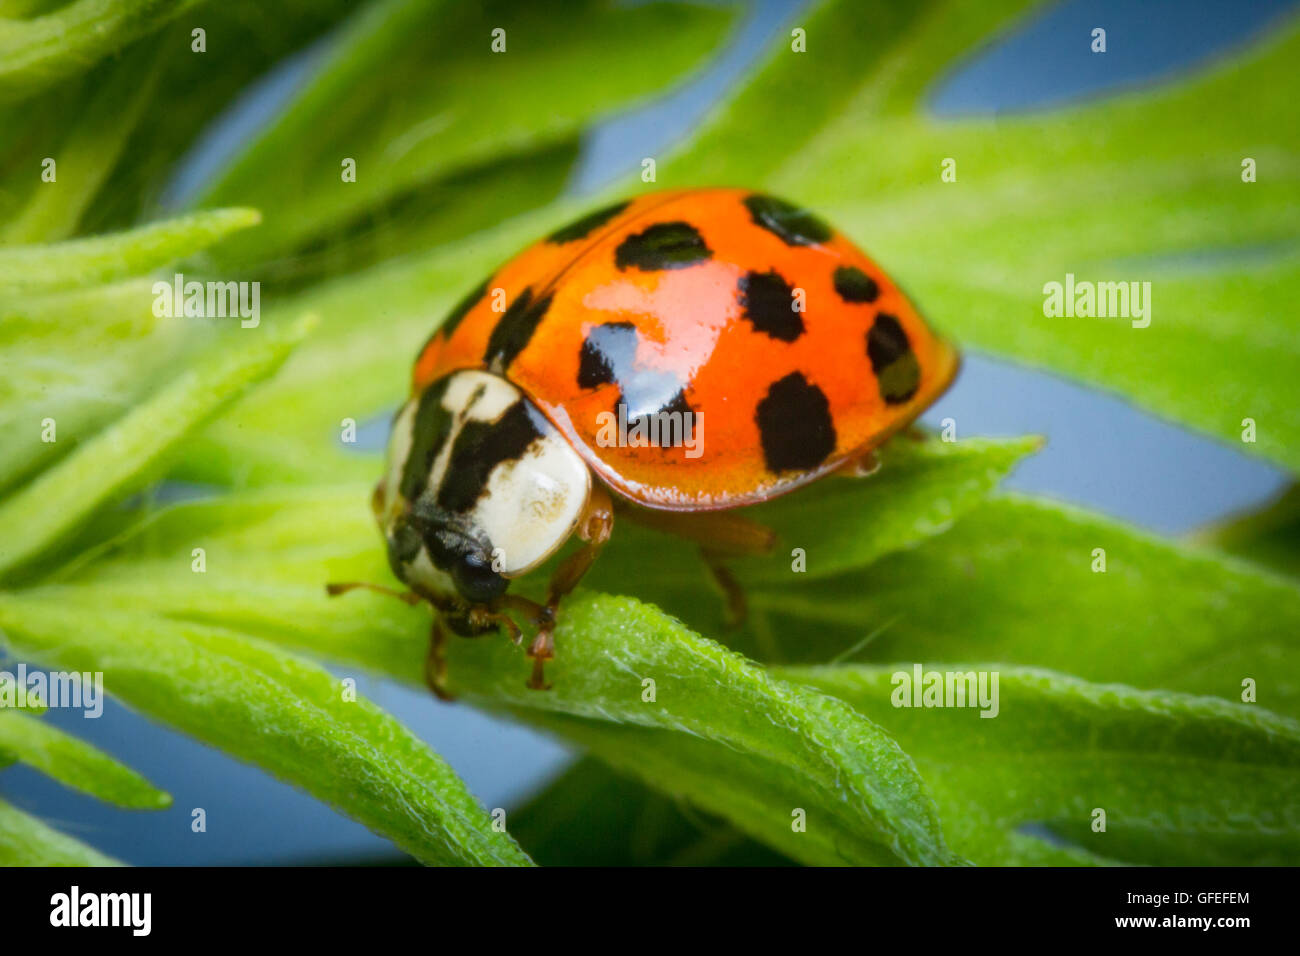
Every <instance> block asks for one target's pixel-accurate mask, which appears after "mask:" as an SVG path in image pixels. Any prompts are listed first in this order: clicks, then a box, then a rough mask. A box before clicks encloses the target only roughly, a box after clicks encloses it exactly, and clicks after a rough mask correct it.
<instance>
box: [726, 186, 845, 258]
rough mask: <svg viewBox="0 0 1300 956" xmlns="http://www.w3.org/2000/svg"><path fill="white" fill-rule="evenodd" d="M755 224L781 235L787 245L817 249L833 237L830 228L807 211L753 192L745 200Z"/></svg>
mask: <svg viewBox="0 0 1300 956" xmlns="http://www.w3.org/2000/svg"><path fill="white" fill-rule="evenodd" d="M744 203H745V208H746V209H748V210H749V216H750V218H751V219H753V220H754V223H755V224H756V225H758V226H761V227H762V228H764V229H766V230H767V231H768V232H771V233H774V234H775V235H777V236H779V237H780V239H781V241H782V242H784V243H785V244H786V245H788V246H815V245H819V244H821V243H823V242H826V241H827V240H829V239H830V237H831V227H830V226H828V225H826V223H824V222H822V221H821V220H820V219H818V218H817V217H816V216H814V215H813V214H812V213H810V212H809V211H808V210H807V209H800V208H799V207H798V206H794V205H791V204H790V203H788V202H786V201H785V200H784V199H776V198H775V197H773V196H764V195H761V194H759V193H754V194H753V195H752V196H746V197H745V199H744Z"/></svg>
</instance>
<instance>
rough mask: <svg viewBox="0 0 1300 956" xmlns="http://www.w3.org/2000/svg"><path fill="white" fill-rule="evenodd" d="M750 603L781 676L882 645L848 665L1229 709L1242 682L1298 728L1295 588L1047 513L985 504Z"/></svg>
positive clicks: (1105, 526)
mask: <svg viewBox="0 0 1300 956" xmlns="http://www.w3.org/2000/svg"><path fill="white" fill-rule="evenodd" d="M1098 548H1102V549H1104V550H1105V568H1106V570H1105V572H1098V571H1094V570H1093V568H1094V566H1098V567H1099V566H1100V565H1098V564H1097V561H1098V557H1099V556H1098V555H1095V554H1094V550H1095V549H1098ZM750 599H751V603H752V604H753V605H754V606H756V607H757V608H758V609H759V611H760V613H761V614H766V615H768V618H769V623H770V624H771V626H772V629H773V631H774V633H775V640H776V641H777V642H778V643H779V647H780V650H781V652H782V654H781V656H782V657H783V658H784V659H785V660H786V661H798V662H806V663H813V662H818V661H825V660H826V659H828V658H829V657H831V656H834V655H835V654H838V653H840V652H841V651H843V650H844V649H845V648H848V647H851V646H853V645H854V644H855V642H858V641H859V640H860V639H861V638H862V637H863V636H864V635H867V634H869V633H871V632H875V631H877V630H879V631H880V633H878V634H876V635H875V637H874V638H873V639H872V640H871V641H870V642H869V643H867V645H866V646H865V648H864V649H862V651H861V653H860V658H861V659H863V660H867V661H874V662H887V661H895V660H909V659H912V660H995V661H1001V662H1003V663H1005V664H1007V665H1013V664H1015V665H1023V666H1032V667H1044V668H1049V669H1051V670H1056V671H1062V672H1069V673H1071V674H1073V675H1075V676H1077V677H1080V678H1082V679H1085V680H1090V681H1097V682H1103V683H1123V684H1128V685H1131V686H1134V687H1139V688H1142V689H1147V690H1158V689H1167V690H1174V691H1182V692H1185V693H1190V694H1198V695H1207V696H1214V697H1221V698H1226V699H1228V700H1230V701H1240V700H1241V695H1242V691H1243V681H1244V680H1246V679H1247V678H1250V679H1252V680H1254V681H1255V682H1256V684H1257V692H1258V700H1259V704H1260V706H1261V707H1265V708H1267V709H1269V710H1271V711H1274V712H1277V713H1281V714H1284V715H1287V716H1290V717H1293V718H1294V717H1300V587H1297V585H1296V583H1295V582H1294V581H1293V580H1289V579H1285V578H1282V577H1279V576H1277V575H1274V574H1271V573H1269V572H1266V571H1262V570H1260V569H1258V568H1257V567H1254V566H1251V565H1249V564H1247V563H1245V562H1242V561H1239V560H1234V559H1231V558H1225V557H1224V556H1223V555H1221V554H1217V553H1215V552H1213V551H1204V550H1198V549H1195V548H1191V547H1188V546H1185V545H1179V544H1173V543H1170V542H1167V541H1163V540H1161V539H1159V538H1155V537H1152V536H1150V535H1146V534H1143V533H1140V532H1137V531H1134V530H1133V529H1131V528H1128V527H1126V526H1124V525H1121V524H1119V523H1117V522H1114V521H1110V520H1106V519H1104V518H1100V517H1097V516H1095V515H1090V514H1088V513H1087V512H1083V511H1080V510H1078V509H1074V508H1067V507H1064V506H1060V505H1056V504H1051V503H1047V502H1042V501H1034V500H1030V499H1017V498H994V499H992V500H990V501H989V502H988V503H986V504H985V505H984V506H982V507H980V508H978V509H975V510H974V511H972V512H971V513H970V514H969V515H968V516H967V517H966V518H964V519H963V520H961V521H959V522H958V523H957V524H956V525H955V526H954V527H953V529H952V530H951V531H949V532H948V533H947V534H945V535H943V536H941V537H939V538H935V539H933V540H931V541H927V542H925V543H923V544H922V545H920V546H919V547H917V548H915V549H913V550H910V551H903V552H897V553H895V554H892V555H889V556H887V557H885V558H882V559H881V560H880V561H878V562H876V563H875V564H874V565H872V567H871V571H870V573H869V574H867V575H865V576H862V577H858V576H854V575H845V576H842V577H841V578H838V579H834V580H828V581H824V582H812V583H811V585H810V586H808V587H807V588H803V589H800V590H799V591H794V590H786V591H784V592H782V593H779V594H776V593H771V594H769V593H762V592H760V593H756V594H752V595H751V596H750ZM882 625H888V626H887V627H883V628H882ZM740 644H741V646H742V647H747V646H749V645H748V644H747V643H746V642H744V641H742V642H740Z"/></svg>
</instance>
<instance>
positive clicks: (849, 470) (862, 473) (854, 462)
mask: <svg viewBox="0 0 1300 956" xmlns="http://www.w3.org/2000/svg"><path fill="white" fill-rule="evenodd" d="M879 470H880V459H879V458H877V457H876V453H875V452H874V451H864V452H863V453H862V454H861V455H858V457H856V458H851V459H849V460H848V461H846V462H845V463H844V464H843V465H842V466H841V467H840V473H841V474H843V475H846V476H848V477H849V478H870V477H871V476H872V475H874V474H875V473H876V472H878V471H879Z"/></svg>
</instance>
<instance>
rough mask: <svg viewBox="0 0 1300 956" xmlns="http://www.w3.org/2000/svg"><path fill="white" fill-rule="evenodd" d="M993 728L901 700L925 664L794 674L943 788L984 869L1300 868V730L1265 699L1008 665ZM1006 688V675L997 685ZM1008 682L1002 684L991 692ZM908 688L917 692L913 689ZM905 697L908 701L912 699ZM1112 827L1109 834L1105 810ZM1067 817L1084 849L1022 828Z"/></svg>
mask: <svg viewBox="0 0 1300 956" xmlns="http://www.w3.org/2000/svg"><path fill="white" fill-rule="evenodd" d="M924 670H925V671H926V672H931V671H937V672H940V673H944V672H954V673H957V674H968V673H970V674H977V673H979V672H985V673H986V674H996V675H997V676H998V683H997V685H996V694H997V702H998V704H997V710H996V711H991V710H990V711H988V712H989V713H995V716H994V717H993V718H992V719H985V718H984V717H983V716H982V711H981V710H980V709H978V708H972V707H960V706H959V707H952V706H949V707H914V706H895V702H896V701H897V700H898V699H902V697H906V696H907V693H908V692H910V688H911V685H910V684H907V685H904V684H903V681H902V680H901V679H896V678H895V677H894V675H895V674H897V673H900V672H901V673H903V674H905V675H907V676H908V677H909V678H910V677H911V676H912V674H913V665H912V664H911V663H907V664H896V665H889V666H878V667H867V666H848V667H808V668H782V669H780V670H779V673H780V674H782V675H783V676H785V677H786V678H788V679H791V680H797V681H805V682H807V683H809V684H811V685H812V686H815V687H818V688H820V689H822V690H824V691H826V692H827V693H830V694H834V695H835V696H836V697H838V698H840V699H841V700H845V701H847V702H849V703H850V704H852V705H853V706H854V707H855V708H857V709H858V710H859V711H861V712H862V713H863V714H864V715H865V716H867V717H869V718H870V719H871V720H873V721H876V722H878V723H879V724H881V725H882V726H883V727H885V728H887V729H888V730H889V731H890V732H891V733H893V734H894V735H895V736H896V737H897V738H898V740H899V742H900V743H901V744H902V745H903V746H904V747H905V748H906V749H907V752H908V753H909V754H911V755H912V757H913V759H915V760H916V762H917V765H918V767H920V769H921V771H922V773H923V774H924V776H925V778H926V780H927V782H928V783H929V784H930V786H931V788H932V789H933V790H934V793H935V798H936V800H937V801H938V804H939V809H940V814H941V817H942V819H943V821H944V826H945V829H946V830H947V832H948V833H949V834H950V835H951V837H952V840H953V844H954V847H955V848H956V849H957V850H958V852H961V853H963V854H964V855H966V856H968V857H970V858H971V859H972V860H974V861H975V862H976V863H980V864H983V865H998V866H1005V865H1021V866H1023V865H1031V864H1043V863H1061V862H1069V861H1075V862H1078V861H1088V860H1091V861H1093V862H1105V861H1116V860H1118V861H1124V862H1129V863H1142V864H1153V865H1161V864H1164V865H1169V864H1171V863H1172V864H1175V865H1180V864H1185V863H1187V862H1191V861H1199V862H1201V863H1202V864H1204V863H1205V862H1207V860H1210V859H1212V860H1213V862H1215V863H1216V864H1219V865H1237V866H1241V865H1248V864H1261V863H1264V864H1267V863H1273V864H1279V863H1286V864H1294V863H1296V862H1297V860H1300V774H1297V772H1296V771H1297V769H1298V768H1300V724H1297V723H1296V722H1295V721H1293V720H1289V719H1287V718H1284V717H1279V716H1277V715H1275V714H1272V713H1270V712H1268V711H1267V710H1264V709H1263V708H1260V707H1257V706H1255V705H1250V704H1240V703H1237V704H1233V703H1228V702H1227V701H1223V700H1218V699H1215V698H1209V697H1192V696H1188V695H1184V694H1175V693H1170V692H1166V691H1137V690H1134V689H1133V688H1130V687H1124V686H1121V685H1098V684H1089V683H1086V682H1084V681H1080V680H1077V679H1075V678H1072V677H1067V676H1064V675H1061V674H1055V673H1051V672H1047V671H1039V670H1031V669H1023V668H1008V667H1004V666H999V665H996V664H984V665H976V664H937V663H926V664H925V665H924ZM989 679H991V678H989ZM986 686H992V685H986ZM900 688H901V689H900ZM900 695H901V696H900ZM1097 808H1099V809H1101V810H1104V811H1105V815H1106V816H1105V824H1106V827H1105V831H1104V832H1100V833H1096V832H1093V830H1092V826H1091V824H1092V823H1093V819H1094V810H1095V809H1097ZM1028 824H1051V825H1056V826H1059V827H1060V828H1061V829H1062V830H1063V831H1066V832H1069V833H1071V834H1072V835H1074V837H1075V838H1076V840H1077V843H1078V844H1079V847H1078V848H1060V847H1053V846H1050V845H1048V844H1045V843H1042V842H1040V841H1039V840H1037V839H1036V838H1034V837H1031V836H1027V835H1025V834H1024V833H1021V832H1018V831H1019V830H1020V828H1023V827H1025V826H1026V825H1028Z"/></svg>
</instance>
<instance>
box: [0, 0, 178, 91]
mask: <svg viewBox="0 0 1300 956" xmlns="http://www.w3.org/2000/svg"><path fill="white" fill-rule="evenodd" d="M201 3H203V0H72V2H70V3H67V4H65V5H63V6H62V7H60V8H59V9H57V10H54V11H51V12H49V13H45V14H43V15H41V16H38V17H34V18H33V19H30V20H0V100H5V99H15V98H22V97H27V96H31V95H32V94H34V93H37V92H39V91H40V90H42V89H43V88H44V87H46V86H49V85H50V84H52V83H54V82H56V81H58V80H61V79H63V78H65V77H69V76H75V75H77V74H78V73H81V72H83V71H84V70H86V69H87V67H89V66H90V65H91V64H93V63H95V62H96V61H97V60H99V59H101V58H103V57H105V56H107V55H109V54H110V53H113V52H114V51H116V50H118V49H120V48H121V47H123V46H125V45H126V44H127V43H129V42H130V41H131V40H134V39H135V38H136V37H139V36H144V35H145V34H147V33H151V32H153V31H154V30H157V29H158V28H160V27H161V26H162V25H163V24H165V23H166V22H167V21H168V20H170V19H172V18H174V17H177V16H180V14H182V13H184V12H185V11H187V10H190V9H193V8H195V7H197V6H199V5H200V4H201Z"/></svg>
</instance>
